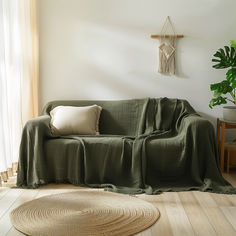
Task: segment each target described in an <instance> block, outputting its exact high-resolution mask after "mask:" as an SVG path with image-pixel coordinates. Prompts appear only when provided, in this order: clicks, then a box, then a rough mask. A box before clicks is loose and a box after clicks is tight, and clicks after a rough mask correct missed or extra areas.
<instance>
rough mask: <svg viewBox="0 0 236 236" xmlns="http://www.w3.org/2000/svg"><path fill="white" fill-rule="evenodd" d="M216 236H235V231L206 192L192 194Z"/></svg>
mask: <svg viewBox="0 0 236 236" xmlns="http://www.w3.org/2000/svg"><path fill="white" fill-rule="evenodd" d="M193 194H194V196H195V197H196V199H197V200H198V202H199V204H200V205H201V207H202V209H203V211H204V213H205V214H206V216H207V217H208V220H209V222H210V223H211V225H212V226H213V228H214V230H215V231H216V232H217V234H218V235H227V236H228V235H229V236H231V235H232V236H233V235H236V231H235V230H234V228H233V226H232V225H231V224H230V222H229V221H228V220H227V219H226V217H225V216H224V214H223V212H222V211H221V210H220V208H219V207H218V206H217V204H216V202H215V201H214V199H213V198H212V197H211V195H210V194H209V193H207V192H204V193H203V192H194V193H193Z"/></svg>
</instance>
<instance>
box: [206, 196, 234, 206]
mask: <svg viewBox="0 0 236 236" xmlns="http://www.w3.org/2000/svg"><path fill="white" fill-rule="evenodd" d="M209 194H210V196H211V197H212V198H213V199H214V201H215V202H216V204H217V206H229V207H230V206H233V205H234V204H233V202H232V201H231V200H230V199H229V198H228V197H227V194H215V193H209Z"/></svg>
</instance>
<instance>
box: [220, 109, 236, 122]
mask: <svg viewBox="0 0 236 236" xmlns="http://www.w3.org/2000/svg"><path fill="white" fill-rule="evenodd" d="M223 119H224V120H226V121H232V122H236V106H224V107H223Z"/></svg>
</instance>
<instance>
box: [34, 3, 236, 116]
mask: <svg viewBox="0 0 236 236" xmlns="http://www.w3.org/2000/svg"><path fill="white" fill-rule="evenodd" d="M235 9H236V1H235V0H224V1H223V0H176V1H174V0H39V1H38V10H39V33H40V41H39V42H40V90H39V94H40V107H41V108H42V106H44V105H45V104H46V103H47V102H48V101H50V100H55V99H125V98H137V97H164V96H167V97H177V98H184V99H187V100H188V101H189V102H190V103H191V104H192V106H193V107H194V108H195V109H196V110H197V111H199V112H201V113H203V115H204V116H206V117H208V118H211V119H212V118H213V120H214V117H217V116H221V108H215V109H213V110H210V109H209V107H208V103H209V100H210V99H211V92H210V90H209V84H210V83H213V82H218V81H221V80H222V79H223V78H224V74H225V72H226V71H225V70H223V71H221V70H215V69H213V68H212V62H211V59H212V55H213V54H214V52H215V51H216V50H217V49H218V48H219V47H222V46H224V45H227V44H229V41H230V40H231V39H236V30H235V29H236V14H235ZM168 15H169V16H170V17H171V19H172V21H173V23H174V26H175V29H176V32H177V33H180V34H184V36H185V37H184V38H183V39H178V43H177V70H178V75H177V76H164V75H162V74H159V73H157V63H158V53H157V46H158V40H155V39H151V38H150V34H154V33H159V32H160V30H161V28H162V25H163V23H164V21H165V19H166V17H167V16H168Z"/></svg>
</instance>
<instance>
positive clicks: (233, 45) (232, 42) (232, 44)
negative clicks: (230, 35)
mask: <svg viewBox="0 0 236 236" xmlns="http://www.w3.org/2000/svg"><path fill="white" fill-rule="evenodd" d="M230 46H231V47H233V48H236V42H235V40H231V41H230Z"/></svg>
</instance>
